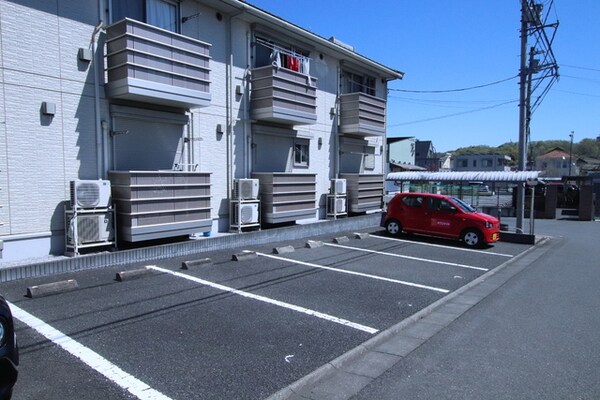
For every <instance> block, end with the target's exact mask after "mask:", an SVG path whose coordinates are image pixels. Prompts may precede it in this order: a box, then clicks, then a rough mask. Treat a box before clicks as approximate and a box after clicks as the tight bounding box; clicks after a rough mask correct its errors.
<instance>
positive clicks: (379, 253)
mask: <svg viewBox="0 0 600 400" xmlns="http://www.w3.org/2000/svg"><path fill="white" fill-rule="evenodd" d="M323 244H324V245H325V246H331V247H338V248H340V249H347V250H353V251H362V252H365V253H372V254H378V255H381V256H390V257H398V258H405V259H407V260H413V261H423V262H427V263H432V264H440V265H448V266H451V267H459V268H467V269H475V270H478V271H489V269H487V268H481V267H474V266H472V265H466V264H457V263H453V262H448V261H437V260H430V259H428V258H420V257H413V256H405V255H402V254H395V253H388V252H385V251H377V250H370V249H361V248H360V247H350V246H343V245H341V244H333V243H323Z"/></svg>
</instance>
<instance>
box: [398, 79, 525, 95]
mask: <svg viewBox="0 0 600 400" xmlns="http://www.w3.org/2000/svg"><path fill="white" fill-rule="evenodd" d="M516 78H518V75H514V76H511V77H509V78H505V79H501V80H499V81H495V82H490V83H485V84H483V85H477V86H470V87H465V88H458V89H445V90H409V89H393V88H389V89H388V90H389V91H392V92H403V93H453V92H464V91H467V90H473V89H480V88H484V87H488V86H493V85H498V84H500V83H504V82H507V81H510V80H513V79H516Z"/></svg>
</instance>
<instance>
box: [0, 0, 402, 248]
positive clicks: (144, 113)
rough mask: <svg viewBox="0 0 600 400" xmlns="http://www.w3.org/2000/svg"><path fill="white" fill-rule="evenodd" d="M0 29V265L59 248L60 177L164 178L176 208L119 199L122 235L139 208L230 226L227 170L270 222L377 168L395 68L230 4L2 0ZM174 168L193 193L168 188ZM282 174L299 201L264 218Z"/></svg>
mask: <svg viewBox="0 0 600 400" xmlns="http://www.w3.org/2000/svg"><path fill="white" fill-rule="evenodd" d="M151 11H152V12H151ZM99 21H100V22H99ZM0 35H1V36H0V43H2V45H1V46H0V52H1V54H0V59H1V60H2V63H0V76H1V77H2V79H1V80H0V104H2V107H0V154H3V157H0V205H2V206H1V208H0V248H3V249H4V251H3V253H2V252H0V257H2V254H3V257H4V258H5V259H15V258H20V257H28V256H38V255H44V254H62V253H63V252H64V250H65V231H66V229H65V228H66V224H65V211H64V210H65V205H67V204H68V199H69V197H70V182H71V181H73V180H78V179H83V180H97V179H109V178H112V179H113V197H115V191H114V187H115V186H118V185H121V186H126V187H125V188H123V187H121V188H120V189H119V190H120V192H119V193H121V194H119V196H121V195H122V193H127V192H128V191H133V190H134V189H135V190H142V189H143V188H144V185H143V184H139V183H138V184H132V183H123V182H122V181H121V180H117V179H116V178H115V176H119V175H118V174H116V173H109V171H120V172H124V173H125V175H124V176H127V177H129V178H132V177H134V176H135V177H136V179H139V180H140V181H142V180H143V179H142V178H148V179H153V182H154V183H153V184H154V185H156V183H157V182H158V183H160V182H161V179H163V177H165V178H168V179H170V180H165V181H164V182H162V183H160V186H155V188H157V190H160V193H158V194H157V193H154V194H155V195H157V196H159V197H160V199H164V198H165V197H168V200H169V201H170V202H171V203H172V204H176V205H177V207H180V208H178V209H177V210H175V211H173V213H171V214H169V215H166V214H164V212H163V211H161V209H158V208H156V209H154V210H153V211H142V205H144V204H145V205H147V206H148V208H152V207H154V206H156V207H158V206H157V205H156V204H146V203H144V204H142V202H138V203H139V204H133V202H132V201H129V199H125V200H123V199H121V200H122V201H123V204H126V205H127V207H126V208H125V209H123V208H121V209H119V207H117V210H116V212H117V213H118V218H117V221H118V224H120V226H127V227H129V231H128V234H129V235H131V236H132V237H131V238H130V239H129V240H132V241H133V240H134V238H133V237H134V236H135V235H136V232H137V231H136V229H138V228H140V227H139V226H138V225H139V224H141V223H142V222H143V219H142V217H143V216H150V217H152V218H149V221H151V224H152V225H148V226H147V227H146V228H145V229H147V230H151V229H154V230H153V231H152V235H158V236H160V234H161V233H162V232H161V231H160V229H161V225H162V224H167V223H168V224H170V226H173V227H174V228H175V230H174V231H173V232H174V234H182V233H189V232H188V231H193V230H194V229H196V230H199V232H202V231H210V230H212V231H219V232H224V231H230V225H231V218H230V217H231V215H230V203H232V202H231V201H230V200H232V196H233V193H234V192H235V190H234V183H235V179H237V178H253V177H257V178H259V179H261V185H260V187H261V189H260V190H261V193H262V191H263V190H265V194H264V195H261V200H260V201H261V203H262V205H263V209H264V207H265V205H266V206H270V207H271V208H270V209H268V212H264V213H263V214H261V215H262V218H266V219H268V218H272V219H273V220H272V221H267V222H273V223H275V222H278V221H279V220H278V219H276V216H275V215H276V214H277V215H281V216H282V218H283V217H285V218H283V219H287V220H289V219H290V218H292V219H293V218H295V219H303V220H309V221H310V220H318V219H322V218H325V217H326V197H327V194H328V192H329V188H330V179H333V178H338V177H340V176H341V175H344V174H350V176H353V174H354V175H358V174H373V175H376V176H380V175H383V174H384V173H385V172H386V166H385V165H386V160H385V159H384V155H383V154H382V153H383V152H382V149H383V148H384V145H385V143H386V126H385V121H386V109H387V105H386V100H387V84H388V82H389V81H390V80H394V79H401V78H402V76H403V74H402V73H401V72H399V71H397V70H394V69H392V68H389V67H387V66H385V65H382V64H380V63H378V62H376V61H373V60H371V59H370V58H367V57H365V56H362V55H360V54H358V53H356V52H355V51H354V50H353V49H352V48H351V47H350V46H348V45H346V44H344V43H342V42H339V41H338V40H336V39H335V38H330V39H326V38H323V37H320V36H317V35H315V34H313V33H311V32H310V31H308V30H305V29H303V28H301V27H299V26H297V25H294V24H292V23H290V22H288V21H285V20H283V19H281V18H279V17H277V16H275V15H272V14H270V13H268V12H266V11H263V10H261V9H259V8H256V7H254V6H252V5H250V4H248V3H246V2H245V1H240V0H187V1H169V0H131V1H127V2H125V1H122V0H79V1H71V0H52V1H29V0H10V1H7V0H2V1H0ZM168 171H177V172H178V173H180V174H181V175H178V174H177V173H174V172H173V173H171V172H168ZM184 171H185V172H186V173H188V174H189V176H190V177H191V178H189V179H190V180H186V182H192V181H194V179H197V180H198V181H197V182H196V183H186V185H188V186H189V188H196V187H198V188H202V190H203V193H204V195H203V196H204V197H203V198H202V202H199V203H198V204H196V203H193V202H192V201H190V202H186V200H187V199H188V198H187V197H186V196H185V195H182V194H179V195H178V194H174V193H173V192H175V190H174V189H173V190H170V188H176V187H181V185H182V184H181V182H179V183H178V179H179V178H182V177H186V175H184V174H183V172H184ZM259 173H260V174H259ZM128 174H131V176H129V175H128ZM278 174H279V175H278ZM293 174H301V175H302V174H304V175H303V176H304V177H303V178H302V179H307V180H306V181H303V183H302V184H303V185H305V186H304V187H305V188H310V190H309V189H306V193H308V194H310V195H307V197H306V199H305V200H303V201H305V204H306V205H307V206H306V207H304V208H303V209H302V210H298V209H297V208H294V207H296V203H298V202H301V199H300V197H298V198H296V199H294V200H293V201H290V200H286V201H287V205H289V206H290V210H291V211H285V212H284V211H278V210H276V209H275V208H276V206H275V205H274V202H273V201H272V198H273V197H274V195H273V193H272V189H273V186H274V183H273V180H275V179H279V178H281V179H283V181H285V180H286V179H288V182H290V181H289V179H291V178H290V176H291V175H293ZM263 178H264V181H263V180H262V179H263ZM292 178H294V177H293V176H292ZM182 179H183V178H182ZM185 179H188V178H185ZM378 179H380V178H378ZM269 180H271V183H269ZM116 184H118V185H116ZM269 190H271V192H269ZM269 196H270V199H271V203H270V204H267V203H268V200H269ZM117 197H118V196H117ZM126 200H127V201H129V203H127V202H126ZM134 205H135V209H133V206H134ZM129 206H131V208H132V209H129ZM198 218H202V224H200V225H195V224H194V223H195V222H196V219H198ZM167 220H168V221H169V222H165V221H167ZM263 221H264V220H263ZM127 224H129V225H127ZM140 231H141V230H140ZM150 236H151V235H148V236H139V238H150ZM136 238H137V237H136ZM135 240H137V239H135Z"/></svg>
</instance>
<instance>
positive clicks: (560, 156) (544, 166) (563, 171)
mask: <svg viewBox="0 0 600 400" xmlns="http://www.w3.org/2000/svg"><path fill="white" fill-rule="evenodd" d="M569 161H571V166H570V167H569ZM582 162H583V161H582V160H579V159H578V158H577V157H576V156H575V155H573V154H571V155H570V154H569V153H568V152H566V151H564V150H563V149H561V148H560V147H555V148H554V149H552V150H550V151H548V152H546V153H544V154H542V155H541V156H538V157H536V158H535V169H536V170H538V171H542V172H543V173H544V176H546V177H548V178H561V177H563V176H576V175H579V165H580V164H581V163H582Z"/></svg>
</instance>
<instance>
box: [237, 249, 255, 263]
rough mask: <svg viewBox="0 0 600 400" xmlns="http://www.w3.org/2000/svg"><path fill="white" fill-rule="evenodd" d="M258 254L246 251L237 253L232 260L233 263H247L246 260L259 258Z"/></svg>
mask: <svg viewBox="0 0 600 400" xmlns="http://www.w3.org/2000/svg"><path fill="white" fill-rule="evenodd" d="M257 257H258V254H256V253H255V252H254V251H245V252H243V253H236V254H234V255H232V256H231V260H232V261H245V260H251V259H253V258H257Z"/></svg>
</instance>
